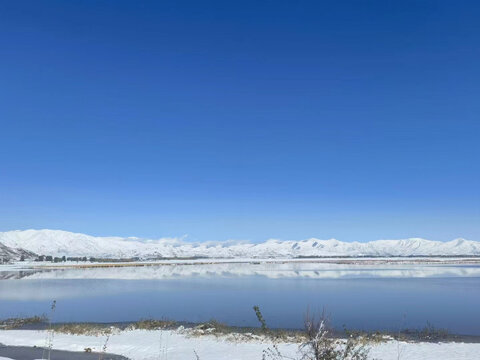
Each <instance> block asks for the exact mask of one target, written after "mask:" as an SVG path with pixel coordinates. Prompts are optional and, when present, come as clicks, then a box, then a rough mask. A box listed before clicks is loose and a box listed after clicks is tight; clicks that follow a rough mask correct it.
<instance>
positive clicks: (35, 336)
mask: <svg viewBox="0 0 480 360" xmlns="http://www.w3.org/2000/svg"><path fill="white" fill-rule="evenodd" d="M46 336H47V334H46V331H35V330H2V331H0V343H3V344H6V345H22V346H45V339H46ZM105 341H106V336H89V335H67V334H58V333H56V334H55V336H54V339H53V348H54V349H60V350H70V351H84V349H85V348H91V349H92V350H93V351H101V349H102V347H103V346H104V344H105ZM271 346H272V344H271V343H269V342H265V341H262V339H254V340H251V341H244V342H236V341H234V340H233V338H232V337H225V336H224V337H215V336H213V335H207V336H200V337H192V336H190V335H189V333H183V332H182V331H175V330H155V331H148V330H130V331H128V330H126V331H121V332H117V333H115V334H114V335H112V336H110V338H109V340H108V344H107V351H108V352H110V353H114V354H119V355H124V356H126V357H129V358H131V359H132V360H153V359H155V360H167V359H168V360H188V359H192V360H195V359H196V357H195V353H194V352H196V353H197V354H198V356H199V358H200V359H201V360H224V359H227V358H228V359H229V360H261V359H262V352H263V350H265V349H266V348H268V347H271ZM279 349H280V351H281V352H282V353H283V354H284V355H286V356H291V357H295V356H296V355H297V350H298V344H295V343H281V344H279ZM479 354H480V344H477V343H473V344H471V343H438V344H437V343H406V342H396V341H390V342H386V343H381V344H377V345H372V348H371V353H370V355H371V356H370V357H371V358H375V359H378V360H398V359H400V360H401V359H405V360H475V359H478V358H479Z"/></svg>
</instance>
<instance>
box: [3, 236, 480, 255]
mask: <svg viewBox="0 0 480 360" xmlns="http://www.w3.org/2000/svg"><path fill="white" fill-rule="evenodd" d="M0 243H2V244H3V245H4V246H6V247H9V248H10V249H14V250H15V251H18V249H25V250H28V251H32V252H34V253H36V254H38V255H52V256H59V257H61V256H86V257H90V256H93V257H104V258H105V257H114V258H130V257H140V258H149V257H169V258H172V257H214V258H292V257H298V256H415V255H422V256H455V255H467V256H468V255H480V242H478V241H470V240H465V239H455V240H452V241H449V242H441V241H431V240H425V239H420V238H411V239H402V240H377V241H370V242H365V243H360V242H342V241H338V240H335V239H330V240H319V239H315V238H311V239H307V240H302V241H296V240H286V241H281V240H277V239H270V240H268V241H265V242H263V243H259V244H252V243H248V242H239V241H225V242H202V243H191V242H188V241H185V240H184V239H183V238H163V239H156V240H152V239H139V238H134V237H129V238H121V237H95V236H90V235H85V234H78V233H71V232H67V231H61V230H25V231H7V232H0Z"/></svg>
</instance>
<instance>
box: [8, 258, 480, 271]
mask: <svg viewBox="0 0 480 360" xmlns="http://www.w3.org/2000/svg"><path fill="white" fill-rule="evenodd" d="M300 262H305V263H318V264H345V265H383V264H392V265H396V264H398V265H408V264H411V265H415V264H420V265H428V264H432V265H435V264H437V265H477V264H478V265H480V256H444V257H443V256H415V257H371V256H368V257H301V258H300V257H299V258H258V259H257V258H164V259H151V260H129V259H101V258H99V259H96V260H95V261H90V260H88V261H65V262H50V261H49V262H47V261H42V262H39V261H16V262H12V263H8V264H1V265H0V270H1V269H2V268H3V269H7V268H12V269H66V268H110V267H143V266H163V265H165V266H168V265H212V264H224V263H228V264H251V265H256V264H285V263H300Z"/></svg>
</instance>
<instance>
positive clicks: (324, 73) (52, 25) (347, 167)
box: [0, 0, 480, 241]
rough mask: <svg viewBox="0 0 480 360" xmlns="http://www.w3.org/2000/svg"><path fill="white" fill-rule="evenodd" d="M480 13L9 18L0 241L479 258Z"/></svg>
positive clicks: (363, 8)
mask: <svg viewBox="0 0 480 360" xmlns="http://www.w3.org/2000/svg"><path fill="white" fill-rule="evenodd" d="M479 19H480V5H479V3H478V2H477V1H385V0H379V1H337V0H335V1H334V0H331V1H258V0H256V1H178V0H176V1H2V2H1V3H0V83H1V85H0V125H1V126H0V230H3V231H6V230H12V229H26V228H53V229H64V230H69V231H78V232H84V233H89V234H93V235H120V236H129V235H134V236H140V237H163V236H181V235H184V234H188V235H189V239H191V240H198V241H203V240H225V239H247V240H251V241H262V240H265V239H267V238H270V237H275V238H280V239H303V238H307V237H319V238H330V237H335V238H338V239H340V240H345V241H353V240H358V241H366V240H374V239H380V238H403V237H413V236H420V237H426V238H431V239H438V240H451V239H453V238H455V237H466V238H470V239H473V240H480V85H479V84H480V21H479Z"/></svg>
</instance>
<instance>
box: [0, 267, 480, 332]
mask: <svg viewBox="0 0 480 360" xmlns="http://www.w3.org/2000/svg"><path fill="white" fill-rule="evenodd" d="M0 279H2V280H0V318H7V317H26V316H32V315H40V314H44V313H45V314H48V312H49V310H50V304H51V302H52V300H54V299H55V300H56V301H57V308H56V311H55V314H54V321H56V322H82V321H88V322H123V321H136V320H139V319H148V318H164V319H172V320H178V321H188V322H202V321H208V320H210V319H212V318H215V319H216V320H218V321H221V322H225V323H227V324H229V325H238V326H258V322H257V320H256V317H255V313H254V311H253V310H252V307H253V306H254V305H259V306H260V308H261V310H262V313H263V316H264V318H265V319H266V321H267V325H268V326H270V327H283V328H301V327H302V325H303V316H304V314H305V312H306V311H307V309H309V310H310V312H311V313H312V312H315V313H321V312H322V310H323V309H325V311H326V313H327V314H328V315H329V317H330V319H331V323H332V324H333V326H335V327H336V328H341V327H342V326H343V325H345V326H346V327H347V328H352V329H363V330H390V331H398V330H400V329H405V328H422V327H423V326H425V325H426V324H427V322H430V323H431V324H433V325H434V326H435V327H438V328H446V329H448V330H449V332H452V333H456V334H465V335H480V306H479V302H478V301H479V299H480V267H479V266H478V265H421V264H420V265H419V264H414V265H408V264H384V265H370V266H368V265H355V264H323V263H309V262H299V263H283V264H280V263H279V264H211V265H162V266H150V267H138V268H130V267H123V268H107V269H96V268H95V269H58V270H45V271H38V270H29V269H23V270H18V269H11V268H8V271H7V270H5V269H4V270H2V267H1V266H0Z"/></svg>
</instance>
